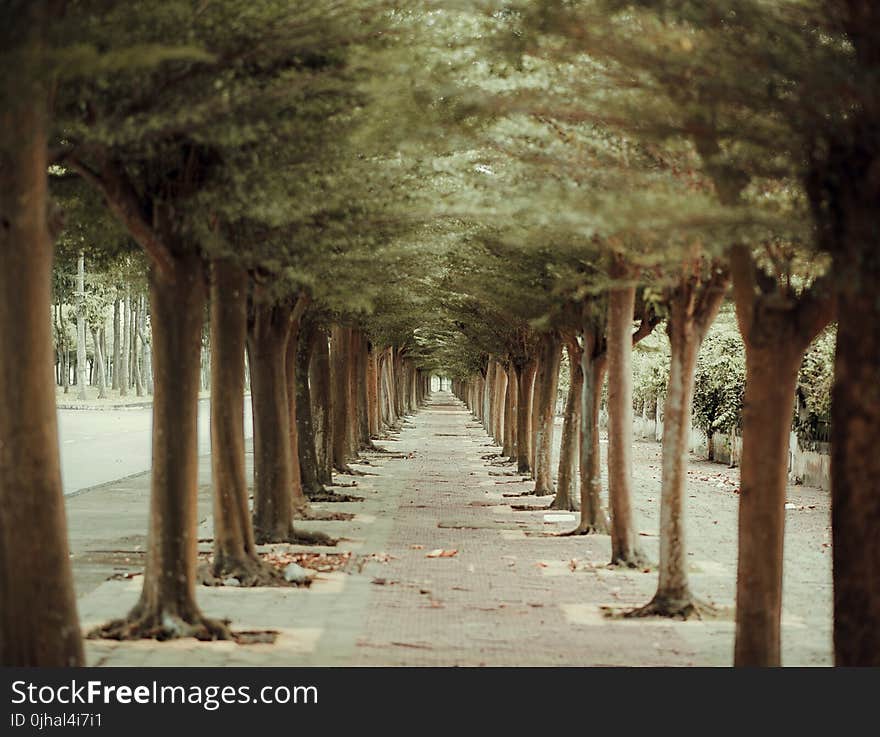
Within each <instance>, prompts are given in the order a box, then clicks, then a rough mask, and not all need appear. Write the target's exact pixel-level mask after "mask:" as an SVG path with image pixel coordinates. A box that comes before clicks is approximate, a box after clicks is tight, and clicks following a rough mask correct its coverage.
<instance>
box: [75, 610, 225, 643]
mask: <svg viewBox="0 0 880 737" xmlns="http://www.w3.org/2000/svg"><path fill="white" fill-rule="evenodd" d="M228 624H229V621H228V620H219V619H209V618H208V617H205V616H204V615H202V614H201V613H200V612H198V611H194V612H189V613H187V614H186V615H182V614H181V613H180V612H169V611H163V610H160V611H150V612H144V611H143V610H142V609H141V607H140V606H137V607H135V608H134V609H132V610H131V612H129V614H128V616H127V617H124V618H123V619H114V620H112V621H110V622H107V624H104V625H101V626H100V627H96V628H95V629H93V630H92V631H91V632H89V633H88V634H87V635H86V637H87V638H88V639H90V640H159V641H160V642H163V641H165V640H176V639H180V638H184V637H194V638H195V639H197V640H206V641H208V640H230V639H232V633H231V632H230V631H229V628H228V626H227V625H228Z"/></svg>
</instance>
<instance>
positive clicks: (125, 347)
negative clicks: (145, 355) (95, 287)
mask: <svg viewBox="0 0 880 737" xmlns="http://www.w3.org/2000/svg"><path fill="white" fill-rule="evenodd" d="M151 299H152V298H151ZM153 314H156V312H155V310H154V311H153ZM130 315H131V290H130V289H129V287H128V286H127V285H126V287H125V293H124V295H123V297H122V309H121V315H120V318H121V320H122V345H121V346H120V349H119V396H120V397H124V396H126V395H127V394H128V381H129V378H128V354H129V351H130V349H131V326H130V324H129V323H130V322H131V320H130ZM162 329H163V328H160V330H162ZM155 332H156V326H155V325H154V326H153V333H154V334H155ZM199 348H200V349H201V342H200V343H199Z"/></svg>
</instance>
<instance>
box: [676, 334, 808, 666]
mask: <svg viewBox="0 0 880 737" xmlns="http://www.w3.org/2000/svg"><path fill="white" fill-rule="evenodd" d="M801 359H802V351H799V350H797V349H794V350H792V349H791V347H789V346H786V345H785V344H784V343H778V344H774V345H773V346H772V347H770V346H767V347H764V348H759V347H758V346H751V347H750V346H748V345H747V346H746V388H745V395H744V397H743V451H742V467H741V468H740V506H739V561H738V566H737V595H736V647H735V653H734V664H735V665H740V666H741V665H771V666H772V665H780V662H781V661H780V650H781V638H780V620H781V616H782V549H783V533H784V526H785V491H786V488H787V486H788V473H787V472H788V442H789V433H790V431H791V406H792V401H793V398H794V391H795V385H796V382H797V372H798V369H799V367H800V363H801ZM665 434H666V431H665V429H664V435H665ZM663 442H664V444H665V443H666V442H668V438H667V437H664V438H663Z"/></svg>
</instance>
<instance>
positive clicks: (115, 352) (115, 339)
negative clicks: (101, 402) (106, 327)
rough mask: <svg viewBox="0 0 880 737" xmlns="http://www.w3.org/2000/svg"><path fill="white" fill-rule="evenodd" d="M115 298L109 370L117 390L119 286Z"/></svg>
mask: <svg viewBox="0 0 880 737" xmlns="http://www.w3.org/2000/svg"><path fill="white" fill-rule="evenodd" d="M116 294H117V297H116V299H114V300H113V367H112V370H111V371H110V375H111V376H112V381H113V384H112V386H111V388H112V389H114V390H117V391H118V390H119V364H120V362H121V356H122V340H121V327H122V326H121V323H120V316H119V312H120V309H121V302H122V300H120V299H119V296H118V295H119V287H116Z"/></svg>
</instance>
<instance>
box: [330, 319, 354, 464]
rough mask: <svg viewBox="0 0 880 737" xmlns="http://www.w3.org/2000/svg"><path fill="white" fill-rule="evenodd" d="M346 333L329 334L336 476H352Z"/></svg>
mask: <svg viewBox="0 0 880 737" xmlns="http://www.w3.org/2000/svg"><path fill="white" fill-rule="evenodd" d="M349 331H350V328H344V327H341V326H339V325H334V326H333V328H332V330H331V339H330V340H331V348H330V359H331V361H330V383H331V386H332V391H333V401H332V405H331V406H332V412H333V420H332V427H333V468H335V469H336V470H337V471H339V472H340V473H348V474H350V473H352V468H351V467H350V466H349V465H348V462H349V461H350V460H351V459H352V457H353V455H354V453H353V449H352V447H351V438H352V432H351V428H350V427H349V419H350V411H349V407H348V405H349V402H350V401H351V391H350V386H349V378H350V375H349V366H348V364H349V355H348V353H349V344H350V340H349Z"/></svg>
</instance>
